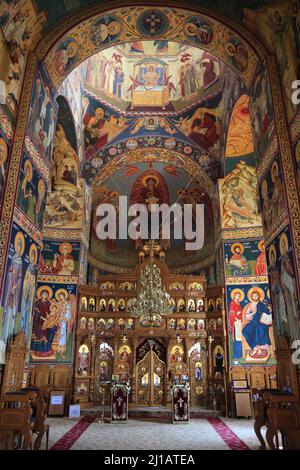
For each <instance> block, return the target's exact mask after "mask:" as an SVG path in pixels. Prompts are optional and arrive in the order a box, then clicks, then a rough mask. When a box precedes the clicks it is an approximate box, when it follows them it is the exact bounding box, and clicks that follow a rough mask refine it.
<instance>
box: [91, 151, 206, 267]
mask: <svg viewBox="0 0 300 470" xmlns="http://www.w3.org/2000/svg"><path fill="white" fill-rule="evenodd" d="M151 183H152V184H151ZM150 193H151V198H150V196H149V194H150ZM119 196H127V200H128V204H136V203H140V204H145V205H146V207H147V208H148V210H150V206H151V204H152V203H157V204H162V203H166V204H169V205H172V204H174V203H178V204H180V205H183V204H184V203H190V204H195V203H199V204H200V203H203V204H204V207H205V209H204V210H205V223H204V232H205V240H204V247H203V248H202V249H201V250H199V251H197V252H187V251H186V250H185V246H184V240H175V239H174V238H171V240H164V241H162V244H163V246H164V247H165V249H166V259H167V263H168V265H169V266H170V267H172V266H184V265H188V264H189V263H191V262H192V263H194V262H197V261H200V260H202V259H203V258H204V257H206V256H208V255H210V254H212V253H213V250H214V237H213V226H214V221H213V212H212V204H211V201H210V198H209V197H208V195H207V193H206V192H205V191H204V190H203V189H201V186H200V185H199V182H198V181H197V180H194V179H193V178H191V176H190V175H189V174H188V173H187V171H186V170H185V169H184V168H182V167H181V168H180V167H179V166H177V165H176V163H175V162H174V163H173V164H172V163H170V162H168V161H155V160H152V161H151V160H148V161H147V162H135V163H134V164H133V163H128V165H124V166H123V167H121V168H120V169H119V170H117V171H114V172H113V173H112V174H111V176H110V177H108V179H106V180H105V181H102V183H101V184H97V185H96V186H94V189H93V208H92V229H91V238H90V253H91V256H92V258H93V259H96V260H97V259H98V260H99V261H101V262H104V263H110V264H112V265H116V266H121V267H122V266H126V267H128V266H130V267H134V266H135V265H136V262H137V259H138V251H136V250H139V249H140V248H141V246H142V245H143V242H142V241H140V240H139V241H134V240H130V239H127V240H112V239H107V240H105V241H100V240H99V239H98V237H97V235H96V225H97V223H98V221H99V217H97V216H96V215H95V213H96V209H97V207H98V205H99V204H101V203H110V204H113V205H114V206H115V207H116V210H117V213H118V211H119V202H118V201H119ZM129 221H130V219H129ZM129 221H128V222H129ZM172 230H173V229H172V228H171V234H172Z"/></svg>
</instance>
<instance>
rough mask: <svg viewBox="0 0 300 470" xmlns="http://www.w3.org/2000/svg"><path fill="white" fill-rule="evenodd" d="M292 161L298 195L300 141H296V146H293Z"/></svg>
mask: <svg viewBox="0 0 300 470" xmlns="http://www.w3.org/2000/svg"><path fill="white" fill-rule="evenodd" d="M294 161H295V169H296V178H297V179H296V181H297V187H298V193H299V195H300V140H298V141H297V143H296V145H295V146H294Z"/></svg>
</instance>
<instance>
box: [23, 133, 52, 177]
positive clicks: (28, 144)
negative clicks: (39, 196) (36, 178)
mask: <svg viewBox="0 0 300 470" xmlns="http://www.w3.org/2000/svg"><path fill="white" fill-rule="evenodd" d="M25 149H26V150H27V153H28V155H29V156H30V158H31V159H32V160H33V161H34V164H35V166H36V168H37V170H38V172H39V173H40V175H41V176H43V178H44V179H45V180H46V183H47V184H48V180H49V168H48V166H47V164H46V162H45V160H44V159H43V158H42V157H41V155H40V153H39V151H38V149H37V148H36V146H35V145H34V143H33V142H32V140H31V138H30V137H29V135H26V137H25Z"/></svg>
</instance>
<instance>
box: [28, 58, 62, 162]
mask: <svg viewBox="0 0 300 470" xmlns="http://www.w3.org/2000/svg"><path fill="white" fill-rule="evenodd" d="M55 96H56V91H55V89H54V87H53V85H52V83H51V80H50V77H49V75H48V72H47V71H46V68H45V66H44V65H42V64H40V66H39V67H38V69H37V73H36V79H35V84H34V88H33V93H32V98H31V103H30V111H29V118H28V130H29V133H30V135H31V137H32V139H33V141H34V142H35V144H36V145H37V147H38V149H39V151H40V152H41V154H42V155H43V156H44V157H45V158H46V160H48V161H50V157H51V154H52V144H53V136H54V132H55V127H56V116H57V111H58V105H57V102H56V100H55Z"/></svg>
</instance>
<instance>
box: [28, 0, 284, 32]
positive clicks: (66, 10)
mask: <svg viewBox="0 0 300 470" xmlns="http://www.w3.org/2000/svg"><path fill="white" fill-rule="evenodd" d="M97 3H100V2H99V0H63V1H61V0H52V2H51V8H49V1H48V0H35V4H36V8H37V10H38V12H43V11H46V12H47V22H46V25H45V29H46V30H49V29H51V28H52V27H54V26H55V25H56V24H57V23H59V22H60V21H63V20H64V19H65V18H67V17H68V16H70V15H71V14H74V13H76V12H77V11H79V10H80V9H82V8H87V7H91V6H94V5H96V4H97ZM193 3H194V4H195V5H199V6H203V7H205V8H207V9H210V10H212V11H217V12H220V13H222V14H224V15H226V16H228V17H230V18H232V19H234V20H237V21H241V20H243V16H244V9H251V10H254V11H255V10H257V9H259V8H261V7H264V6H269V5H272V4H275V3H278V1H277V0H256V1H253V0H225V1H224V0H194V2H193Z"/></svg>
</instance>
